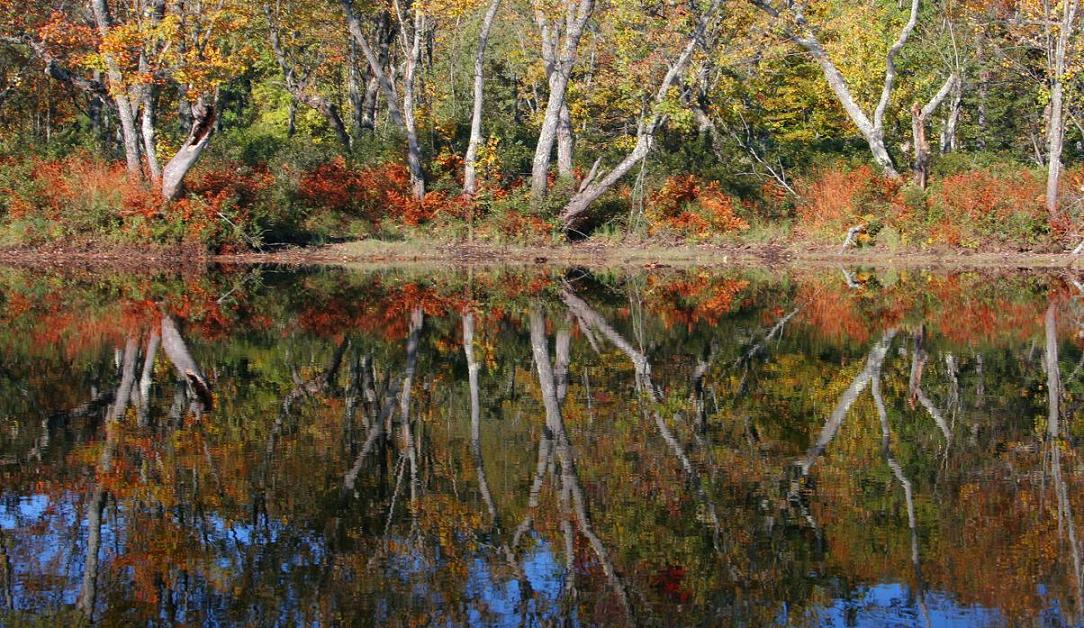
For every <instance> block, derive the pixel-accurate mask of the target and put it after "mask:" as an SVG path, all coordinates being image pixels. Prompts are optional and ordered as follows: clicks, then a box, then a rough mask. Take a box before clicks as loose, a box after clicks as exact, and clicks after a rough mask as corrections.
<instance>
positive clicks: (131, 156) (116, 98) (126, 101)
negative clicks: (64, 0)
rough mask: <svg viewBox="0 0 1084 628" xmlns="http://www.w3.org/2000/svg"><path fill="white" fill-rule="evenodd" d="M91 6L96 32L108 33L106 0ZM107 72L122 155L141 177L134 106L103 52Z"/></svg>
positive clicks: (113, 63) (113, 64)
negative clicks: (119, 130)
mask: <svg viewBox="0 0 1084 628" xmlns="http://www.w3.org/2000/svg"><path fill="white" fill-rule="evenodd" d="M90 5H91V9H92V11H93V13H94V22H95V24H96V26H97V27H98V34H99V35H100V36H101V37H103V38H104V37H107V36H108V35H109V33H110V31H111V30H112V29H113V16H112V14H110V12H109V6H108V5H107V4H106V0H91V3H90ZM103 58H104V60H105V65H106V70H107V71H106V76H107V77H108V78H109V92H110V95H111V96H112V98H113V102H114V104H115V105H116V107H117V119H119V120H120V128H121V138H122V140H123V142H124V158H125V161H126V163H127V166H128V174H129V176H131V177H132V178H133V179H136V180H141V179H142V178H143V167H142V164H141V163H140V154H139V132H138V131H137V130H136V122H135V113H136V112H135V107H134V106H133V105H132V100H131V98H130V96H129V94H128V90H127V88H125V86H124V77H123V76H122V75H121V72H120V67H119V66H118V65H117V62H116V60H115V59H114V58H113V55H111V54H108V53H107V54H104V55H103Z"/></svg>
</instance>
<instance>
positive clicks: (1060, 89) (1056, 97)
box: [1046, 0, 1079, 221]
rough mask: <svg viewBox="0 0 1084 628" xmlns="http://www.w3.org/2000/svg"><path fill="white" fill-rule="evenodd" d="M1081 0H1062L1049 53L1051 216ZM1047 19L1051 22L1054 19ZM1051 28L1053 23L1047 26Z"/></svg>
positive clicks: (1055, 209) (1048, 183)
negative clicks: (1072, 40)
mask: <svg viewBox="0 0 1084 628" xmlns="http://www.w3.org/2000/svg"><path fill="white" fill-rule="evenodd" d="M1078 4H1079V3H1078V0H1064V2H1062V15H1061V18H1060V19H1059V20H1057V26H1058V34H1057V40H1056V41H1057V43H1056V44H1055V47H1054V50H1053V51H1048V55H1050V52H1052V53H1053V54H1052V56H1048V58H1049V59H1050V61H1049V62H1048V68H1049V75H1050V76H1049V81H1050V115H1049V117H1048V118H1047V126H1046V141H1047V150H1046V169H1047V170H1046V211H1047V213H1048V214H1049V216H1050V220H1051V221H1054V220H1057V218H1058V217H1059V211H1058V186H1059V184H1060V182H1061V170H1062V164H1061V153H1062V150H1063V148H1064V145H1065V84H1064V81H1065V78H1066V72H1067V70H1068V69H1069V68H1068V63H1067V56H1068V48H1069V38H1070V37H1072V36H1073V34H1074V31H1075V30H1076V28H1077V26H1076V17H1077V9H1078ZM1051 21H1052V20H1051V19H1047V20H1046V22H1047V24H1050V23H1051ZM1047 28H1048V29H1049V28H1050V27H1049V26H1048V27H1047Z"/></svg>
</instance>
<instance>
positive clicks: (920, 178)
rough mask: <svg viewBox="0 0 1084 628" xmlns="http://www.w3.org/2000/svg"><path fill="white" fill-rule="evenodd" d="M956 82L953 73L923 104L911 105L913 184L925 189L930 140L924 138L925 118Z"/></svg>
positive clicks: (928, 166)
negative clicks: (913, 153)
mask: <svg viewBox="0 0 1084 628" xmlns="http://www.w3.org/2000/svg"><path fill="white" fill-rule="evenodd" d="M956 83H957V77H956V75H955V74H953V75H952V76H950V77H949V78H948V80H946V81H945V84H944V85H942V86H941V89H940V90H938V92H937V93H936V94H934V97H933V98H931V99H930V102H928V103H926V104H925V106H923V105H920V104H919V103H917V102H916V103H915V104H914V105H913V106H912V107H911V133H912V135H913V139H912V141H913V142H914V151H915V161H914V164H913V166H912V171H913V173H914V179H913V180H914V183H915V185H917V186H918V187H920V188H922V189H923V190H925V189H926V179H927V177H928V175H929V168H930V142H929V140H928V139H927V138H926V120H928V119H929V117H930V116H932V115H933V113H934V111H936V110H937V108H938V107H940V106H941V103H942V102H943V101H944V100H945V98H946V97H948V95H949V92H951V91H952V89H953V87H955V85H956Z"/></svg>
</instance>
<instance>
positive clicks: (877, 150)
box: [751, 0, 920, 179]
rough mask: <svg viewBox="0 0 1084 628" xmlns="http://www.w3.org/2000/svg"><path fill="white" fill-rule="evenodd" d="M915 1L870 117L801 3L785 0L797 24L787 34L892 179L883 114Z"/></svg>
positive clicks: (761, 1)
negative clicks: (815, 68) (807, 55)
mask: <svg viewBox="0 0 1084 628" xmlns="http://www.w3.org/2000/svg"><path fill="white" fill-rule="evenodd" d="M751 2H752V3H753V4H755V5H756V6H758V7H760V8H761V9H762V10H763V11H765V12H766V13H768V14H769V15H771V16H772V17H775V18H779V17H780V16H781V12H780V11H779V10H778V9H776V8H775V7H774V6H773V5H772V4H771V3H770V2H769V0H751ZM919 2H920V0H911V12H910V16H909V18H908V20H907V23H906V24H905V25H904V27H903V29H902V30H901V31H900V35H899V37H898V38H897V39H896V42H895V43H893V44H892V46H891V47H890V48H889V49H888V53H887V54H886V55H885V77H884V83H883V84H882V86H881V96H880V99H879V100H878V102H877V106H876V108H875V109H874V111H873V118H872V119H870V117H869V116H867V115H866V112H865V111H863V110H862V107H861V106H860V105H859V104H858V102H857V101H856V100H855V98H854V95H853V94H852V93H851V89H850V87H849V86H848V85H847V80H846V79H844V78H843V74H842V73H841V72H840V71H839V68H838V67H836V64H835V63H834V62H833V61H832V59H831V57H829V56H828V51H826V50H825V49H824V46H822V45H821V43H820V40H819V39H818V38H817V35H816V33H815V32H814V30H813V29H812V28H811V27H810V25H809V23H808V22H807V21H806V18H805V14H804V12H803V10H802V7H803V6H804V3H803V4H802V5H797V4H795V3H788V4H789V5H791V6H792V13H793V17H794V24H795V25H796V26H797V29H792V28H790V27H789V26H787V27H785V28H786V34H787V37H788V38H789V39H791V41H794V42H795V43H797V44H798V45H800V46H802V47H803V48H805V49H806V51H807V52H809V53H810V54H811V55H813V59H814V60H815V61H816V62H817V65H819V66H820V68H821V72H822V73H823V74H824V78H825V80H826V81H827V82H828V86H829V87H830V88H831V90H832V93H834V94H835V96H836V99H837V100H838V101H839V103H840V104H841V105H842V106H843V109H844V111H846V112H847V116H848V117H849V118H850V119H851V122H853V123H854V125H855V126H856V127H858V131H859V132H860V133H861V134H862V137H863V138H865V140H866V144H868V145H869V149H870V153H871V154H872V155H873V161H874V162H875V163H876V164H877V165H878V166H879V167H880V168H881V170H882V171H883V172H884V174H885V175H886V176H888V177H891V178H893V179H897V178H899V173H898V172H897V171H896V167H895V164H894V163H893V162H892V156H891V155H890V154H889V153H888V149H887V148H886V147H885V139H884V116H885V111H886V110H887V109H888V103H889V100H890V99H891V97H892V91H893V89H894V88H895V85H896V57H897V56H898V55H899V53H900V52H901V51H902V50H903V48H904V46H906V45H907V41H908V40H909V39H910V38H911V33H913V32H914V30H915V27H916V26H917V25H918V13H919Z"/></svg>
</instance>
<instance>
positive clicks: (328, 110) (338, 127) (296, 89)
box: [263, 2, 356, 154]
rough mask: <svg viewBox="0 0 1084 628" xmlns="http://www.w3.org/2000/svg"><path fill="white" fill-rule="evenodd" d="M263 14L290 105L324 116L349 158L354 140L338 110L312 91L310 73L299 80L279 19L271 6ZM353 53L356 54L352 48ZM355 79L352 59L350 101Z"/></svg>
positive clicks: (293, 127)
mask: <svg viewBox="0 0 1084 628" xmlns="http://www.w3.org/2000/svg"><path fill="white" fill-rule="evenodd" d="M263 11H264V16H266V18H267V38H268V42H269V43H270V44H271V50H272V52H273V53H274V55H275V61H276V63H278V66H279V70H280V71H281V72H282V78H283V83H284V84H285V86H286V91H288V92H289V93H290V95H291V96H292V99H291V105H292V104H293V103H296V102H302V103H304V104H305V105H306V106H308V107H310V108H311V109H313V110H314V111H316V112H317V113H319V114H320V115H321V116H323V117H324V119H325V120H327V123H328V125H330V126H331V130H332V131H334V132H335V137H337V138H338V139H339V143H340V144H342V147H343V151H344V152H345V153H346V154H350V152H351V149H352V148H353V147H352V145H351V138H350V134H349V133H348V132H347V130H346V124H345V123H344V122H343V117H342V114H341V113H340V112H339V107H338V106H337V105H336V104H335V103H333V102H331V101H330V100H328V99H327V98H325V97H324V96H321V95H320V94H317V93H312V92H310V91H309V80H308V76H309V75H310V74H311V73H303V77H302V78H298V73H297V71H296V70H295V67H294V65H293V64H291V63H290V58H289V56H288V55H287V53H286V50H285V49H284V48H283V46H282V36H281V34H280V32H279V30H280V29H279V23H278V19H277V17H276V15H275V12H274V10H273V9H272V7H271V5H270V3H266V2H265V3H264V6H263ZM351 51H353V47H351ZM354 75H355V71H354V67H353V64H352V58H351V67H350V92H351V97H353V95H354V92H355V91H356V89H355V85H356V81H355V80H354ZM291 114H292V116H291V119H290V135H291V136H292V135H293V132H294V129H295V126H294V124H295V123H294V119H293V116H294V115H296V112H293V111H291Z"/></svg>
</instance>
